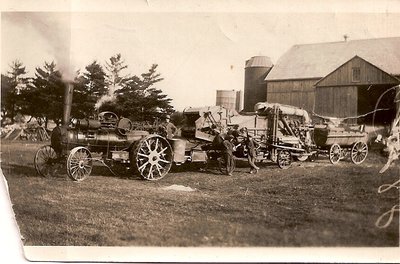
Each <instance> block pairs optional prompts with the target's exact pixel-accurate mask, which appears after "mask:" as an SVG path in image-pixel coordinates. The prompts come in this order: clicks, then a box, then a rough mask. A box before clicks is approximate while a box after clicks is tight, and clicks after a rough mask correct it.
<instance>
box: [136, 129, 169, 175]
mask: <svg viewBox="0 0 400 264" xmlns="http://www.w3.org/2000/svg"><path fill="white" fill-rule="evenodd" d="M130 161H131V164H132V168H133V171H134V172H136V173H138V174H139V175H140V177H141V178H142V179H145V180H149V181H157V180H160V179H162V178H163V177H164V176H165V175H167V173H168V172H169V170H170V169H171V167H172V161H173V152H172V148H171V145H170V144H169V142H168V141H167V140H166V139H165V138H163V137H161V136H158V135H150V136H147V137H145V138H143V139H141V140H139V141H138V142H137V143H136V144H135V145H134V147H133V148H132V152H131V156H130Z"/></svg>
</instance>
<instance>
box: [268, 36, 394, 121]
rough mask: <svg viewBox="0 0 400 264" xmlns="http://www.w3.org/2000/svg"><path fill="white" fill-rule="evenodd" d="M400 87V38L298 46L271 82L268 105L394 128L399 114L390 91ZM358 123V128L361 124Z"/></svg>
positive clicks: (285, 57) (271, 75)
mask: <svg viewBox="0 0 400 264" xmlns="http://www.w3.org/2000/svg"><path fill="white" fill-rule="evenodd" d="M399 83H400V37H395V38H381V39H365V40H352V41H342V42H330V43H317V44H305V45H295V46H293V47H292V48H290V49H289V50H288V51H287V52H286V53H285V54H284V55H283V56H282V57H281V58H280V59H279V60H278V61H277V63H276V64H275V65H274V66H273V68H272V69H271V70H270V71H269V73H268V75H267V76H266V77H265V84H266V90H267V96H266V99H267V101H268V102H276V103H282V104H289V105H294V106H297V107H301V108H304V109H306V110H307V111H309V112H312V113H315V114H317V115H322V116H331V117H341V118H343V117H355V116H364V115H365V117H363V118H362V119H358V122H363V123H371V122H372V116H373V115H372V114H368V113H370V112H371V111H374V109H375V105H376V102H377V100H378V98H380V96H381V95H382V94H383V93H384V92H385V91H388V90H390V92H387V93H386V94H385V95H384V96H382V98H381V103H380V104H379V105H378V108H379V109H380V111H379V112H377V114H376V116H375V120H379V121H380V122H381V123H389V122H390V121H391V120H392V119H393V115H394V113H395V103H394V97H395V95H396V92H395V90H394V89H390V88H392V87H393V86H396V85H398V84H399ZM355 120H357V119H354V120H353V122H355Z"/></svg>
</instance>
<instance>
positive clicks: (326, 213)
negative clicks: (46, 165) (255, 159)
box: [1, 142, 400, 247]
mask: <svg viewBox="0 0 400 264" xmlns="http://www.w3.org/2000/svg"><path fill="white" fill-rule="evenodd" d="M41 145H42V144H34V143H21V142H13V143H10V142H2V144H1V152H2V154H1V162H2V163H1V168H2V171H3V174H4V175H5V177H6V179H7V181H8V184H9V190H10V195H11V200H12V203H13V208H14V211H15V214H16V219H17V222H18V224H19V228H20V231H21V235H22V237H23V241H24V244H25V245H46V246H50V245H52V246H55V245H61V246H64V245H74V246H92V245H98V246H126V245H129V246H284V247H287V246H357V247H358V246H376V247H381V246H385V247H387V246H399V216H398V214H395V217H394V219H393V221H392V223H391V224H390V225H389V226H388V227H387V228H383V229H380V228H377V227H376V226H375V222H376V220H377V219H378V217H379V216H380V215H382V214H383V213H384V212H386V211H388V210H389V209H390V208H391V207H392V206H393V205H395V204H399V192H398V190H395V189H392V190H390V191H387V192H385V193H381V194H379V193H378V192H377V190H378V187H379V186H380V185H382V184H385V183H394V182H396V181H397V180H398V179H399V177H400V174H399V169H398V164H396V166H392V167H391V168H390V169H389V170H388V171H387V172H386V173H385V174H384V175H379V174H378V171H379V170H380V168H381V167H382V166H383V164H384V162H385V158H384V157H381V156H379V155H377V154H374V153H371V154H370V155H369V156H368V158H367V160H366V162H364V163H363V164H362V165H361V166H357V165H353V164H352V163H351V162H349V161H341V162H340V163H339V164H338V165H335V166H334V165H331V164H330V163H329V162H328V160H327V158H323V157H321V158H320V159H319V160H317V161H316V162H313V163H310V162H305V163H295V164H293V167H292V168H290V169H288V170H281V169H279V168H278V167H277V166H276V165H274V164H261V170H260V172H259V173H258V174H256V175H254V174H249V173H248V170H249V169H248V167H247V164H246V163H245V162H243V163H240V162H239V163H238V168H237V169H236V171H235V172H234V176H233V177H229V176H225V175H221V174H220V173H219V172H218V171H217V170H211V171H209V172H207V173H205V172H199V170H198V169H199V166H196V165H184V166H182V167H178V168H174V169H173V171H172V172H170V173H169V174H168V175H167V176H166V177H165V178H164V179H162V180H160V181H158V182H149V181H143V180H140V179H138V178H135V177H130V178H129V177H117V176H114V175H112V174H111V173H110V172H109V171H108V170H107V169H105V168H104V167H100V166H98V167H95V168H94V171H93V172H92V175H91V176H90V177H89V178H88V179H87V180H85V181H83V182H80V183H76V182H72V181H71V180H69V179H68V178H67V176H66V173H65V172H60V174H59V175H56V176H55V177H52V178H42V177H40V176H37V175H36V172H35V170H34V167H33V156H34V153H35V151H36V149H37V148H38V147H39V146H41ZM174 184H175V185H182V186H185V187H190V188H192V189H194V190H195V191H192V192H185V191H179V190H166V189H164V188H165V187H168V186H171V185H174Z"/></svg>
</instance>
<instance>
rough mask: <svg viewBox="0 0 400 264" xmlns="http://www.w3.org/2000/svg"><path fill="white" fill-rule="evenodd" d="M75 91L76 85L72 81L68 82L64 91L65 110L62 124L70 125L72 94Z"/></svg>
mask: <svg viewBox="0 0 400 264" xmlns="http://www.w3.org/2000/svg"><path fill="white" fill-rule="evenodd" d="M73 93H74V85H73V83H72V82H67V83H66V84H65V91H64V112H63V119H62V125H63V126H68V124H69V119H70V117H71V107H72V95H73Z"/></svg>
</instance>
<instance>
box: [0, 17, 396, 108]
mask: <svg viewBox="0 0 400 264" xmlns="http://www.w3.org/2000/svg"><path fill="white" fill-rule="evenodd" d="M399 17H400V16H399V13H390V12H380V13H369V12H329V11H328V12H299V13H295V12H268V10H265V11H261V12H260V11H257V12H237V11H235V12H222V11H218V12H207V11H205V12H188V11H184V12H181V11H180V12H173V11H172V12H170V11H168V12H159V11H148V12H132V11H126V12H114V11H113V12H104V11H101V12H87V11H82V12H77V11H72V12H2V14H1V72H2V73H5V72H6V71H7V70H8V69H9V64H10V63H11V62H12V61H13V60H15V59H18V60H20V61H22V62H23V63H24V65H25V66H26V67H27V70H28V75H29V76H33V75H34V72H35V67H40V66H42V65H43V64H44V62H45V61H53V60H54V61H55V62H56V63H57V65H58V66H59V68H60V69H61V70H62V71H63V72H64V74H65V76H66V78H67V79H68V78H73V73H74V71H75V70H77V69H81V70H84V68H85V66H87V65H88V64H90V63H91V62H93V60H97V61H98V62H99V63H101V64H102V65H104V64H105V62H106V61H107V60H108V59H109V58H110V57H111V56H113V55H115V54H117V53H121V55H122V57H123V58H124V59H125V62H126V64H127V65H128V69H127V70H126V72H125V73H129V74H131V75H140V74H141V73H143V72H146V71H147V70H148V69H149V68H150V66H151V65H152V64H154V63H155V64H158V65H159V66H158V72H159V73H161V75H162V77H163V78H164V80H163V81H162V82H160V83H158V84H157V88H160V89H161V90H162V91H163V92H164V93H165V94H167V95H168V97H169V98H171V99H172V105H173V106H174V107H175V109H176V110H183V109H184V108H186V107H189V106H193V107H198V106H206V105H215V100H216V90H243V87H244V65H245V61H246V60H247V59H249V58H251V57H252V56H259V55H263V56H268V57H270V58H271V60H272V62H273V63H276V62H277V60H278V59H279V57H280V56H282V55H283V54H284V53H285V52H286V51H287V50H288V49H289V48H290V47H291V46H292V45H295V44H306V43H319V42H334V41H343V39H344V38H343V35H345V34H346V35H347V36H348V37H349V40H354V39H366V38H381V37H399V36H400V19H399Z"/></svg>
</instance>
